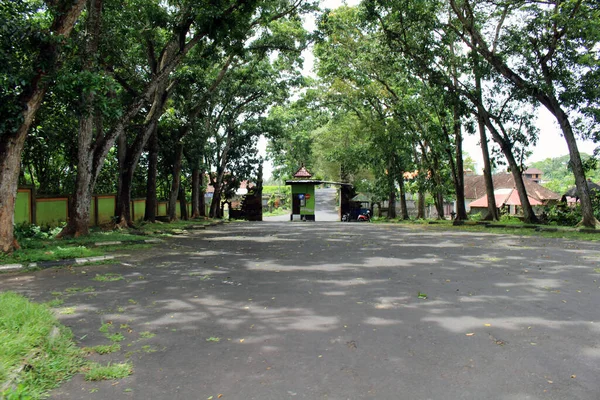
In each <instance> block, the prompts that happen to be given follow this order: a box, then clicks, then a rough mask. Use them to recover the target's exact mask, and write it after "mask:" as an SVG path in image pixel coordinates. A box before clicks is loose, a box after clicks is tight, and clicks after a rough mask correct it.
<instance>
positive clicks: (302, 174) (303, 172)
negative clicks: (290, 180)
mask: <svg viewBox="0 0 600 400" xmlns="http://www.w3.org/2000/svg"><path fill="white" fill-rule="evenodd" d="M311 176H312V174H311V173H310V172H308V171H307V170H306V168H305V167H304V165H303V166H301V167H300V169H299V170H298V171H296V173H295V174H294V178H310V177H311Z"/></svg>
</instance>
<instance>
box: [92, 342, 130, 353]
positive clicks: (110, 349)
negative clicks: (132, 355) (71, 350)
mask: <svg viewBox="0 0 600 400" xmlns="http://www.w3.org/2000/svg"><path fill="white" fill-rule="evenodd" d="M119 350H121V345H120V344H119V343H113V344H105V345H98V346H94V347H84V348H83V351H85V352H86V353H96V354H110V353H116V352H117V351H119Z"/></svg>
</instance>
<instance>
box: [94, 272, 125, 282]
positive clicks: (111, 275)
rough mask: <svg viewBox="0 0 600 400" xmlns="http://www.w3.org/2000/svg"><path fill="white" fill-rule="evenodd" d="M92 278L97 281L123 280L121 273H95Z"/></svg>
mask: <svg viewBox="0 0 600 400" xmlns="http://www.w3.org/2000/svg"><path fill="white" fill-rule="evenodd" d="M93 280H95V281H97V282H116V281H120V280H123V275H121V274H114V273H107V274H96V276H95V277H94V278H93Z"/></svg>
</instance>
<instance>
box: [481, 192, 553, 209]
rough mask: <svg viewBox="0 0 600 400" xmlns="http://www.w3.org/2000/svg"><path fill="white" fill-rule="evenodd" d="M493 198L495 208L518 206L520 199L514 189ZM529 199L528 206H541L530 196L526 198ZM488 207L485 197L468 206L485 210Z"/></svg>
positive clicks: (539, 202)
mask: <svg viewBox="0 0 600 400" xmlns="http://www.w3.org/2000/svg"><path fill="white" fill-rule="evenodd" d="M494 198H495V199H496V207H502V206H504V205H509V206H520V205H521V199H520V198H519V192H517V190H516V189H512V190H511V191H510V192H508V193H506V192H504V191H503V193H497V194H494ZM527 198H528V199H529V204H531V205H532V206H541V205H542V202H541V201H538V200H536V199H534V198H533V197H531V196H527ZM487 206H488V201H487V195H485V196H483V197H480V198H478V199H477V200H475V201H474V202H472V203H470V204H469V207H481V208H486V207H487Z"/></svg>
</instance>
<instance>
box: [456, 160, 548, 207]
mask: <svg viewBox="0 0 600 400" xmlns="http://www.w3.org/2000/svg"><path fill="white" fill-rule="evenodd" d="M533 174H534V175H537V176H541V171H540V173H539V174H537V173H533ZM492 179H493V181H494V196H495V197H496V205H497V206H498V207H501V206H502V204H504V205H505V206H508V207H509V209H510V210H511V214H513V215H514V214H517V213H518V212H519V210H518V207H519V206H520V201H517V200H518V199H519V196H518V193H517V191H516V190H513V189H515V181H514V179H513V176H512V174H508V173H504V174H496V175H494V176H492ZM523 182H524V184H525V190H526V191H527V196H528V197H529V198H530V202H531V205H532V206H534V207H536V206H537V207H539V206H546V205H552V204H556V203H557V202H558V201H560V195H559V194H557V193H554V192H553V191H551V190H549V189H546V188H545V187H543V186H541V185H540V184H538V183H537V182H534V181H533V180H531V179H529V178H526V177H525V178H524V179H523ZM486 196H487V193H486V190H485V181H484V177H483V175H471V176H465V205H466V207H467V212H470V210H471V204H472V203H473V202H475V201H476V200H481V199H482V198H486ZM532 200H533V201H532ZM481 204H483V203H481ZM481 204H480V203H475V206H476V207H475V208H476V209H477V211H476V210H473V211H474V212H478V211H481V208H480V206H481ZM486 208H487V198H486V200H485V207H484V208H483V209H486Z"/></svg>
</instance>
